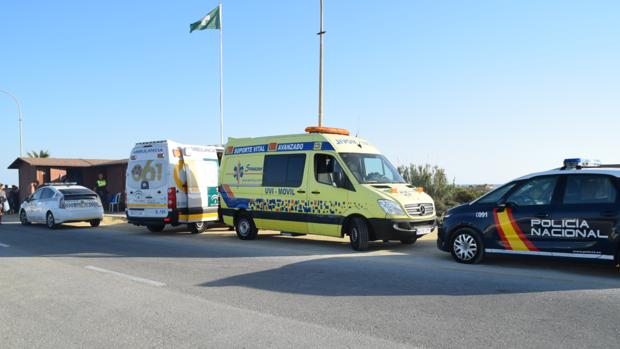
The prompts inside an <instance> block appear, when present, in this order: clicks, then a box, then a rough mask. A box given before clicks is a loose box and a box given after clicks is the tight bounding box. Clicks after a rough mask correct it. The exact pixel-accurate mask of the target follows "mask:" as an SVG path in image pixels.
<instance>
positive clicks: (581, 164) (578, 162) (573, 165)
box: [564, 158, 601, 170]
mask: <svg viewBox="0 0 620 349" xmlns="http://www.w3.org/2000/svg"><path fill="white" fill-rule="evenodd" d="M600 166H601V161H600V160H593V159H582V158H573V159H565V160H564V168H565V169H568V170H574V169H580V168H585V167H600Z"/></svg>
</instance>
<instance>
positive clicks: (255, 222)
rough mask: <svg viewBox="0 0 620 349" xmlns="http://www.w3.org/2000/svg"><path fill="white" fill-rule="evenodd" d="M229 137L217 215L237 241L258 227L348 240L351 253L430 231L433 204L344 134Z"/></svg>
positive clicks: (312, 131) (374, 152)
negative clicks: (231, 228) (373, 243)
mask: <svg viewBox="0 0 620 349" xmlns="http://www.w3.org/2000/svg"><path fill="white" fill-rule="evenodd" d="M306 132H307V133H305V134H296V135H285V136H272V137H260V138H229V140H228V143H227V144H226V147H225V148H224V155H223V157H222V163H221V166H220V174H219V183H220V186H219V193H220V214H221V215H222V219H223V221H224V223H226V224H228V225H230V226H234V227H235V230H236V232H237V235H238V237H239V238H240V239H242V240H251V239H255V238H256V236H257V234H258V229H265V230H276V231H281V232H286V233H293V234H318V235H327V236H335V237H344V236H345V235H348V236H349V238H350V241H351V247H352V248H353V249H354V250H358V251H360V250H366V249H367V248H368V241H373V240H383V241H389V240H400V241H401V242H402V243H403V244H412V243H414V242H415V241H416V239H417V238H418V237H420V236H422V235H425V234H428V233H430V232H432V231H433V230H434V229H435V227H436V216H435V205H434V202H433V199H432V198H431V197H430V196H429V195H427V194H426V193H424V192H423V190H420V189H419V188H415V187H414V186H412V185H409V184H407V183H405V181H404V180H403V179H402V177H401V176H400V175H399V174H398V172H397V170H396V169H395V168H394V166H393V165H392V164H391V163H390V162H389V161H388V160H387V159H386V158H385V156H383V155H382V154H381V152H379V150H378V149H377V148H375V147H373V146H372V145H371V144H369V143H368V142H367V141H365V140H363V139H361V138H357V137H352V136H350V135H349V132H348V131H346V130H343V129H335V128H325V127H308V128H306Z"/></svg>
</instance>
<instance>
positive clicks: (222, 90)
mask: <svg viewBox="0 0 620 349" xmlns="http://www.w3.org/2000/svg"><path fill="white" fill-rule="evenodd" d="M218 6H219V8H220V10H219V12H220V144H221V145H224V53H223V51H224V50H223V48H224V41H223V37H222V32H223V30H224V25H223V21H222V17H223V16H222V1H221V0H220V1H219V4H218Z"/></svg>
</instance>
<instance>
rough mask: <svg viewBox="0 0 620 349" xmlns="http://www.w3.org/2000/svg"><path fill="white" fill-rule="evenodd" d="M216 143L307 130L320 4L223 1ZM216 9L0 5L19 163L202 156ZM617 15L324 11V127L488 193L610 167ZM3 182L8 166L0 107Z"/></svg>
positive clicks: (417, 4)
mask: <svg viewBox="0 0 620 349" xmlns="http://www.w3.org/2000/svg"><path fill="white" fill-rule="evenodd" d="M223 3H224V13H223V15H224V17H223V26H224V69H225V73H224V74H225V118H226V121H225V135H226V136H227V137H228V136H233V137H245V136H263V135H270V134H287V133H298V132H302V131H303V129H304V127H305V126H307V125H311V124H315V123H316V114H317V111H316V109H317V84H318V83H317V74H318V38H317V36H316V35H315V34H316V32H317V31H318V0H298V1H283V0H280V1H275V0H264V1H240V0H238V1H234V0H224V1H223ZM215 6H217V2H216V1H211V0H210V1H207V0H202V1H193V0H187V1H182V2H181V1H117V0H109V1H104V2H91V1H65V0H58V1H54V2H51V1H29V0H22V1H5V2H3V3H2V5H0V45H1V46H0V47H1V50H0V52H1V55H0V88H3V89H7V90H10V91H12V92H13V93H14V94H16V95H17V96H18V97H19V98H20V100H21V102H22V105H23V113H24V120H25V121H24V143H25V148H26V150H34V149H36V150H38V149H49V151H50V152H51V153H52V155H53V156H56V157H82V158H110V159H114V158H123V157H126V156H127V154H128V153H129V151H130V148H131V146H132V144H133V143H135V142H137V141H145V140H155V139H164V138H169V139H174V140H177V141H180V142H185V143H196V144H213V143H217V142H218V141H219V129H218V127H219V126H218V100H219V97H218V71H219V70H218V69H219V68H218V36H217V32H216V31H202V32H194V33H192V34H191V35H190V34H189V33H188V32H189V24H190V23H191V22H194V21H196V20H198V19H200V18H201V17H202V16H203V15H204V14H206V13H207V12H208V11H210V10H211V9H212V8H214V7H215ZM618 13H620V2H618V1H534V0H532V1H525V0H521V1H498V0H495V1H430V0H429V1H412V0H408V1H404V0H403V1H396V0H394V1H389V0H388V1H353V0H325V29H326V31H327V35H326V36H325V119H326V122H325V123H326V124H327V125H329V126H335V127H344V128H348V129H350V130H351V131H352V132H353V133H359V135H360V136H362V137H364V138H366V139H368V140H369V141H371V142H372V143H373V144H375V145H377V146H378V147H379V148H380V149H382V151H383V152H384V153H385V154H386V155H387V156H388V157H389V158H390V159H391V160H392V162H394V163H395V164H405V163H410V162H413V163H427V162H428V163H431V164H437V165H439V166H441V167H444V168H445V169H446V170H447V172H448V175H449V176H450V177H451V178H455V179H456V182H457V183H501V182H505V181H507V180H510V179H512V178H514V177H517V176H520V175H522V174H525V173H529V172H533V171H538V170H543V169H548V168H552V167H557V166H559V165H560V163H561V161H562V159H563V158H565V157H574V156H588V157H595V158H599V159H601V160H602V161H603V162H616V163H620V155H618V154H617V152H616V149H617V148H618V145H619V143H620V140H619V137H618V130H619V129H620V128H619V126H620V63H618V62H620V46H619V45H618V38H619V37H620V21H618V20H617V18H618ZM0 121H1V124H2V130H3V132H2V150H1V152H0V182H4V183H7V182H8V183H14V182H16V178H17V174H16V171H13V170H6V167H7V166H8V165H9V164H10V162H12V161H13V160H14V159H15V157H16V156H17V155H18V138H17V115H16V110H15V106H14V104H13V102H12V101H11V100H10V99H9V98H8V97H6V96H4V95H0Z"/></svg>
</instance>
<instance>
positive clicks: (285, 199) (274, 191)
mask: <svg viewBox="0 0 620 349" xmlns="http://www.w3.org/2000/svg"><path fill="white" fill-rule="evenodd" d="M307 166H308V165H307V163H306V154H273V155H265V160H264V162H263V183H262V185H263V190H264V195H263V196H262V197H257V198H255V199H254V202H253V204H252V205H251V206H252V212H251V214H252V217H253V218H254V222H255V224H256V226H257V227H258V228H259V229H272V230H278V231H282V232H290V233H302V234H305V233H307V232H308V223H307V222H306V218H307V213H308V211H309V206H308V203H307V199H308V193H307V177H308V176H307V175H304V174H305V173H306V172H307V171H306V168H307Z"/></svg>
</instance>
